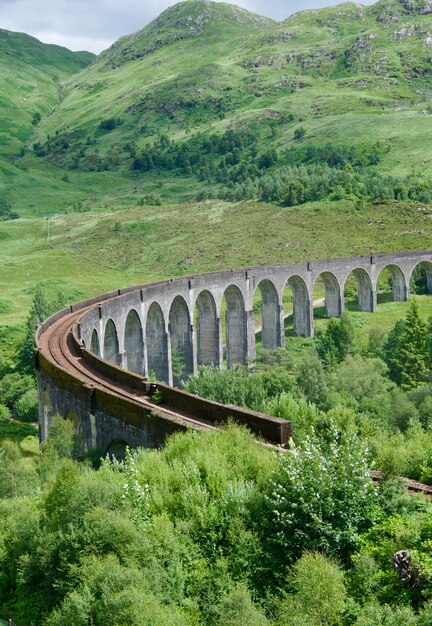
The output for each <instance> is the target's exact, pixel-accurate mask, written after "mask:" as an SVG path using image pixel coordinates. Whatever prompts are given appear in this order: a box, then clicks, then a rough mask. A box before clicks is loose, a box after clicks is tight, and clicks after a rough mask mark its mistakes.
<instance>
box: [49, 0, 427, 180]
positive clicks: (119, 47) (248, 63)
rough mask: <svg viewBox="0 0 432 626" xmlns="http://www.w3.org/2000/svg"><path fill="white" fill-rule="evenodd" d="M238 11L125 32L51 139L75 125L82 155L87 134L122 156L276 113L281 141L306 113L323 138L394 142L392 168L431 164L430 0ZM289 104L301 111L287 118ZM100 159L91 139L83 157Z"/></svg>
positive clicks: (73, 87) (62, 113)
mask: <svg viewBox="0 0 432 626" xmlns="http://www.w3.org/2000/svg"><path fill="white" fill-rule="evenodd" d="M236 11H237V9H235V8H234V7H231V6H229V5H223V4H212V3H209V5H207V4H205V3H203V2H185V3H182V4H180V5H176V6H175V7H174V8H172V9H168V10H167V11H165V12H164V13H163V14H162V15H161V16H160V18H158V20H156V21H155V22H153V23H152V24H150V25H149V26H148V27H146V28H145V29H144V30H143V31H140V32H139V33H136V34H135V35H132V36H130V37H124V38H122V39H120V40H119V42H117V43H116V44H115V45H114V46H112V48H110V49H109V50H108V51H106V52H105V53H103V54H102V55H101V56H100V57H99V58H98V60H97V62H96V63H95V64H94V65H92V66H91V67H90V68H88V69H87V70H85V71H84V72H82V73H81V74H80V75H78V76H76V77H73V79H72V80H70V81H68V83H67V87H66V98H65V100H64V102H63V103H62V105H61V106H60V107H59V109H58V110H57V111H56V112H55V113H54V114H53V115H52V116H50V117H49V119H47V120H46V122H45V123H44V124H43V125H42V128H41V137H42V138H44V137H47V135H48V134H51V135H53V134H54V133H55V132H60V133H65V134H66V135H67V136H68V137H69V139H70V141H71V144H72V148H71V150H70V154H74V150H73V146H74V145H76V146H78V145H79V146H80V147H81V148H82V145H83V141H84V139H85V138H86V137H88V136H89V137H91V138H92V139H96V141H97V153H98V154H104V155H109V154H111V155H116V154H117V155H118V154H119V152H120V153H121V150H122V148H123V145H124V143H125V142H127V141H134V142H136V144H137V145H138V147H140V146H141V147H143V146H144V145H145V144H146V143H147V142H148V141H149V140H152V138H154V137H156V136H157V135H158V133H159V132H161V131H162V132H166V133H168V134H169V135H170V136H171V138H174V139H176V140H181V139H183V138H187V135H188V133H189V132H190V131H191V130H193V131H194V132H195V131H199V130H202V131H208V129H209V128H213V130H215V131H223V130H224V129H226V128H227V127H229V126H232V125H234V126H238V125H241V124H245V123H248V124H249V123H251V122H258V123H260V122H261V121H263V120H265V119H268V118H269V117H273V118H274V119H275V120H277V121H278V124H279V126H278V128H277V133H276V137H274V138H272V139H270V142H269V139H268V137H266V138H265V142H266V146H267V145H268V144H269V143H273V144H274V145H275V146H277V147H278V149H279V151H281V150H283V149H285V148H287V147H290V145H294V144H293V130H294V129H295V128H296V127H297V126H298V125H299V124H300V123H301V124H302V125H303V126H304V127H305V128H306V130H307V141H310V142H312V143H314V144H320V143H325V142H327V141H332V142H334V143H351V144H356V143H359V142H361V143H364V142H367V141H371V142H375V141H377V140H383V141H386V142H388V145H389V147H390V151H389V153H388V155H387V156H386V158H385V159H384V160H383V163H382V164H381V169H382V170H383V171H388V172H390V171H391V172H392V173H393V174H402V175H406V174H407V173H409V172H410V171H412V170H413V169H414V168H416V169H418V168H422V169H423V170H424V171H426V172H428V173H429V174H430V172H431V171H432V168H431V159H430V155H429V149H428V140H427V137H428V131H429V127H430V116H429V115H428V114H427V113H426V104H427V102H428V101H429V99H430V97H431V95H432V83H431V75H430V45H431V44H430V40H429V39H428V38H429V37H430V36H431V34H432V16H431V15H423V14H421V6H420V1H419V2H417V3H416V2H414V3H412V8H411V10H410V11H408V10H406V9H404V7H403V6H402V5H401V4H400V3H398V2H397V1H393V2H392V3H389V2H387V1H385V2H383V1H380V2H378V3H377V4H376V5H374V6H372V7H362V6H361V5H354V4H345V5H338V6H336V7H331V8H328V9H320V10H316V11H305V12H302V13H298V14H296V15H294V16H292V17H291V18H289V19H287V20H286V21H284V22H282V23H280V24H275V23H272V22H271V21H270V20H265V19H262V20H261V21H259V20H258V18H254V17H253V16H251V15H250V14H247V13H245V12H243V11H242V12H241V13H238V14H237V12H236ZM389 15H390V16H393V17H390V18H389ZM395 15H396V17H394V16H395ZM189 16H190V18H191V21H188V17H189ZM207 18H208V21H207V22H206V21H205V20H206V19H207ZM389 19H393V20H396V21H390V22H389V21H388V20H389ZM178 24H180V25H178ZM184 24H186V25H184ZM191 24H192V26H191ZM221 98H222V99H223V101H224V108H225V110H224V114H223V116H222V117H223V119H221V115H220V111H219V110H218V106H217V102H218V101H219V100H220V99H221ZM287 113H291V114H292V115H293V119H292V120H288V121H286V122H284V116H285V115H286V114H287ZM111 116H119V117H122V118H123V120H124V123H123V124H122V125H121V126H119V127H118V128H117V129H115V130H114V131H112V132H110V133H106V132H103V131H100V130H98V124H99V122H100V121H101V120H102V119H104V118H106V117H111ZM74 133H75V134H74ZM59 156H60V157H62V156H64V155H59V154H56V158H58V157H59ZM93 157H94V153H93ZM91 159H92V150H91V149H89V150H87V157H86V158H83V160H82V164H83V166H86V165H88V164H89V163H91Z"/></svg>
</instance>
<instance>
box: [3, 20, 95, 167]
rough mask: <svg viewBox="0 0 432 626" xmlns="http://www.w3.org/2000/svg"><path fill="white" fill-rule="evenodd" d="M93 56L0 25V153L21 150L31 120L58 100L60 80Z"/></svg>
mask: <svg viewBox="0 0 432 626" xmlns="http://www.w3.org/2000/svg"><path fill="white" fill-rule="evenodd" d="M93 58H94V55H92V54H90V53H88V52H71V51H70V50H67V49H66V48H62V47H60V46H53V45H47V44H43V43H41V42H40V41H38V40H37V39H34V38H33V37H30V36H28V35H25V34H22V33H14V32H10V31H7V30H1V29H0V66H1V74H0V156H17V155H18V154H19V153H20V151H21V150H22V148H23V147H24V145H25V143H26V142H28V141H29V140H30V139H31V137H32V135H33V124H32V122H35V123H36V122H37V121H38V120H39V119H40V117H42V116H44V115H46V114H47V113H49V112H50V111H51V110H52V109H53V107H54V106H56V105H57V104H58V102H59V100H60V81H61V80H63V79H64V78H66V77H68V76H70V75H71V74H74V73H75V72H78V71H79V70H81V69H83V68H84V67H86V66H87V65H88V64H89V63H90V62H91V61H92V60H93ZM35 115H36V116H35Z"/></svg>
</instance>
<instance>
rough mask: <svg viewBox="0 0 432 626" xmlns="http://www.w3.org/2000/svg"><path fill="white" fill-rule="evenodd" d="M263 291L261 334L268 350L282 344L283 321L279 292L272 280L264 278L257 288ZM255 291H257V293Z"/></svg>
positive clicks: (264, 346)
mask: <svg viewBox="0 0 432 626" xmlns="http://www.w3.org/2000/svg"><path fill="white" fill-rule="evenodd" d="M258 290H259V291H260V292H261V336H262V345H263V348H265V349H266V350H275V349H276V348H280V347H281V346H282V336H283V334H282V333H283V321H282V320H281V316H282V311H281V304H280V300H279V294H278V292H277V289H276V287H275V285H274V283H273V282H272V281H271V280H268V279H264V280H262V281H261V282H260V283H259V284H258V286H257V288H256V292H257V291H258ZM256 292H255V293H256Z"/></svg>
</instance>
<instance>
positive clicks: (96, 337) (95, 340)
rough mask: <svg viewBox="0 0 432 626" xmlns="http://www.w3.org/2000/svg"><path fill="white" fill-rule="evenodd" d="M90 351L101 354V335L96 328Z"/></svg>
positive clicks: (92, 336)
mask: <svg viewBox="0 0 432 626" xmlns="http://www.w3.org/2000/svg"><path fill="white" fill-rule="evenodd" d="M90 351H91V352H94V353H95V354H97V356H100V343H99V335H98V331H97V330H96V328H94V329H93V332H92V335H91V341H90Z"/></svg>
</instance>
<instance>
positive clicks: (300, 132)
mask: <svg viewBox="0 0 432 626" xmlns="http://www.w3.org/2000/svg"><path fill="white" fill-rule="evenodd" d="M305 135H306V130H305V129H304V128H303V126H299V127H298V128H296V129H295V131H294V139H295V140H296V141H301V140H302V139H303V138H304V136H305Z"/></svg>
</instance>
